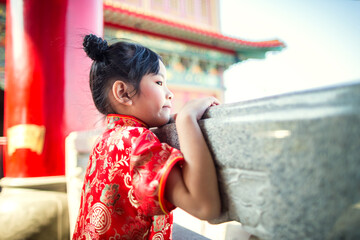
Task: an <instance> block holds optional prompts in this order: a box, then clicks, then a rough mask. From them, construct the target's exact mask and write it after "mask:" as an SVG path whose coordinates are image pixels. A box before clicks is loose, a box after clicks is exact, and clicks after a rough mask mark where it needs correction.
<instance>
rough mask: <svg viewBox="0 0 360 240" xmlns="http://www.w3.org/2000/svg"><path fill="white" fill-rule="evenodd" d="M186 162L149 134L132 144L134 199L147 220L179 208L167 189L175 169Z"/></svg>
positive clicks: (174, 149)
mask: <svg viewBox="0 0 360 240" xmlns="http://www.w3.org/2000/svg"><path fill="white" fill-rule="evenodd" d="M183 161H184V158H183V155H182V153H181V152H180V151H179V150H178V149H176V148H173V147H170V146H169V145H168V144H166V143H160V141H159V139H158V138H157V137H156V136H155V135H154V133H152V132H151V131H149V130H146V131H144V132H143V133H142V134H141V135H140V136H139V137H138V138H137V139H136V140H135V142H134V143H133V144H132V150H131V155H130V172H131V175H132V186H133V194H134V195H133V196H134V198H135V200H136V201H137V202H138V204H139V207H138V209H139V210H140V211H141V212H142V213H143V214H144V215H147V216H154V215H160V214H169V213H170V211H171V210H173V209H174V208H175V206H174V205H173V204H171V203H170V202H168V201H167V200H166V199H165V197H164V193H165V185H166V181H167V178H168V175H169V173H170V172H171V169H172V168H173V167H174V166H175V165H176V164H180V165H181V164H182V162H183Z"/></svg>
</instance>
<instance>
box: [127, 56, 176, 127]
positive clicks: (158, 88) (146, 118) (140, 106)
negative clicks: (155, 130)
mask: <svg viewBox="0 0 360 240" xmlns="http://www.w3.org/2000/svg"><path fill="white" fill-rule="evenodd" d="M172 98H173V94H172V92H170V91H169V89H168V88H167V86H166V69H165V66H164V64H163V63H162V62H161V61H160V71H159V73H158V74H156V75H154V74H148V75H145V76H144V77H143V78H142V79H141V82H140V91H139V93H138V94H136V95H135V96H134V97H132V99H131V100H132V102H133V107H134V108H133V114H132V115H133V116H134V117H137V118H139V119H140V120H142V121H143V122H145V123H146V124H147V125H148V126H149V127H159V126H162V125H164V124H166V123H168V122H169V120H170V111H171V100H172Z"/></svg>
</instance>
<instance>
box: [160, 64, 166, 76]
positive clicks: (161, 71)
mask: <svg viewBox="0 0 360 240" xmlns="http://www.w3.org/2000/svg"><path fill="white" fill-rule="evenodd" d="M159 65H160V69H159V75H163V77H164V78H165V77H166V67H165V65H164V63H163V62H162V61H159Z"/></svg>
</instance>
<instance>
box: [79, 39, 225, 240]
mask: <svg viewBox="0 0 360 240" xmlns="http://www.w3.org/2000/svg"><path fill="white" fill-rule="evenodd" d="M83 46H84V50H85V52H86V53H87V55H88V56H89V57H90V58H91V59H93V60H94V62H93V64H92V67H91V70H90V88H91V92H92V97H93V100H94V103H95V105H96V107H97V109H98V110H99V111H100V112H101V113H103V114H105V115H106V116H107V117H106V119H107V130H106V131H105V132H104V133H103V134H102V136H101V137H100V138H99V139H98V140H97V142H96V143H95V146H94V148H93V151H92V153H91V155H90V159H89V165H88V168H87V170H86V175H85V180H84V187H83V189H82V197H81V203H80V211H79V216H78V219H77V223H76V227H75V231H74V235H73V239H171V231H172V214H171V211H172V210H173V209H174V208H175V207H180V208H182V209H184V210H185V211H187V212H188V213H190V214H192V215H193V216H195V217H198V218H200V219H204V220H209V219H213V218H216V217H217V216H218V215H219V214H220V198H219V191H218V184H217V178H216V171H215V167H214V163H213V159H212V157H211V154H210V152H209V149H208V147H207V145H206V143H205V140H204V137H203V135H202V133H201V130H200V128H199V125H198V123H197V121H198V120H199V119H200V118H201V117H202V115H203V114H204V112H205V111H206V109H207V108H209V107H210V106H213V105H217V104H219V103H218V101H217V100H216V99H215V98H213V97H209V98H203V99H198V100H194V101H191V102H189V103H187V104H186V105H185V106H184V107H183V109H182V110H181V111H180V112H179V113H178V114H177V117H176V127H177V131H178V135H179V142H180V148H181V152H180V151H179V150H177V149H175V148H172V147H170V146H169V145H167V144H165V143H160V142H159V140H158V139H157V137H156V136H155V135H154V134H153V133H152V132H151V131H149V127H159V126H162V125H164V124H166V123H168V122H169V120H170V108H171V100H172V98H173V94H172V93H171V92H170V91H169V89H168V88H167V86H166V69H165V66H164V64H163V62H162V61H161V58H160V57H159V56H158V55H157V54H156V53H154V52H153V51H151V50H150V49H148V48H145V47H143V46H141V45H139V44H134V43H129V42H117V43H115V44H112V45H110V46H108V44H107V42H106V41H104V40H103V39H101V38H99V37H97V36H95V35H92V34H91V35H87V36H85V38H84V43H83Z"/></svg>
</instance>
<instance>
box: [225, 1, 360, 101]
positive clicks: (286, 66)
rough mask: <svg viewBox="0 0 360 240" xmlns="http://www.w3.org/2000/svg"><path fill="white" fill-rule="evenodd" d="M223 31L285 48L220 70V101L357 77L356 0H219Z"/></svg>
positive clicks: (359, 12) (359, 24)
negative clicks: (278, 43) (275, 42)
mask: <svg viewBox="0 0 360 240" xmlns="http://www.w3.org/2000/svg"><path fill="white" fill-rule="evenodd" d="M219 2H220V9H219V11H220V12H219V13H220V28H221V32H222V33H223V34H224V35H227V36H231V37H236V38H240V39H244V40H251V41H263V40H271V39H279V40H281V41H283V42H284V43H285V45H286V48H285V49H284V50H282V51H280V52H270V53H267V55H266V58H265V59H264V60H258V59H256V60H254V59H250V60H246V61H243V62H241V63H238V64H235V65H232V66H231V67H230V68H229V69H228V70H226V71H225V73H224V83H225V87H226V90H225V103H232V102H239V101H244V100H249V99H256V98H262V97H265V96H271V95H277V94H282V93H287V92H296V91H303V90H307V89H313V88H321V87H326V86H331V85H338V84H344V83H349V82H356V81H359V82H360V0H219Z"/></svg>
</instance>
